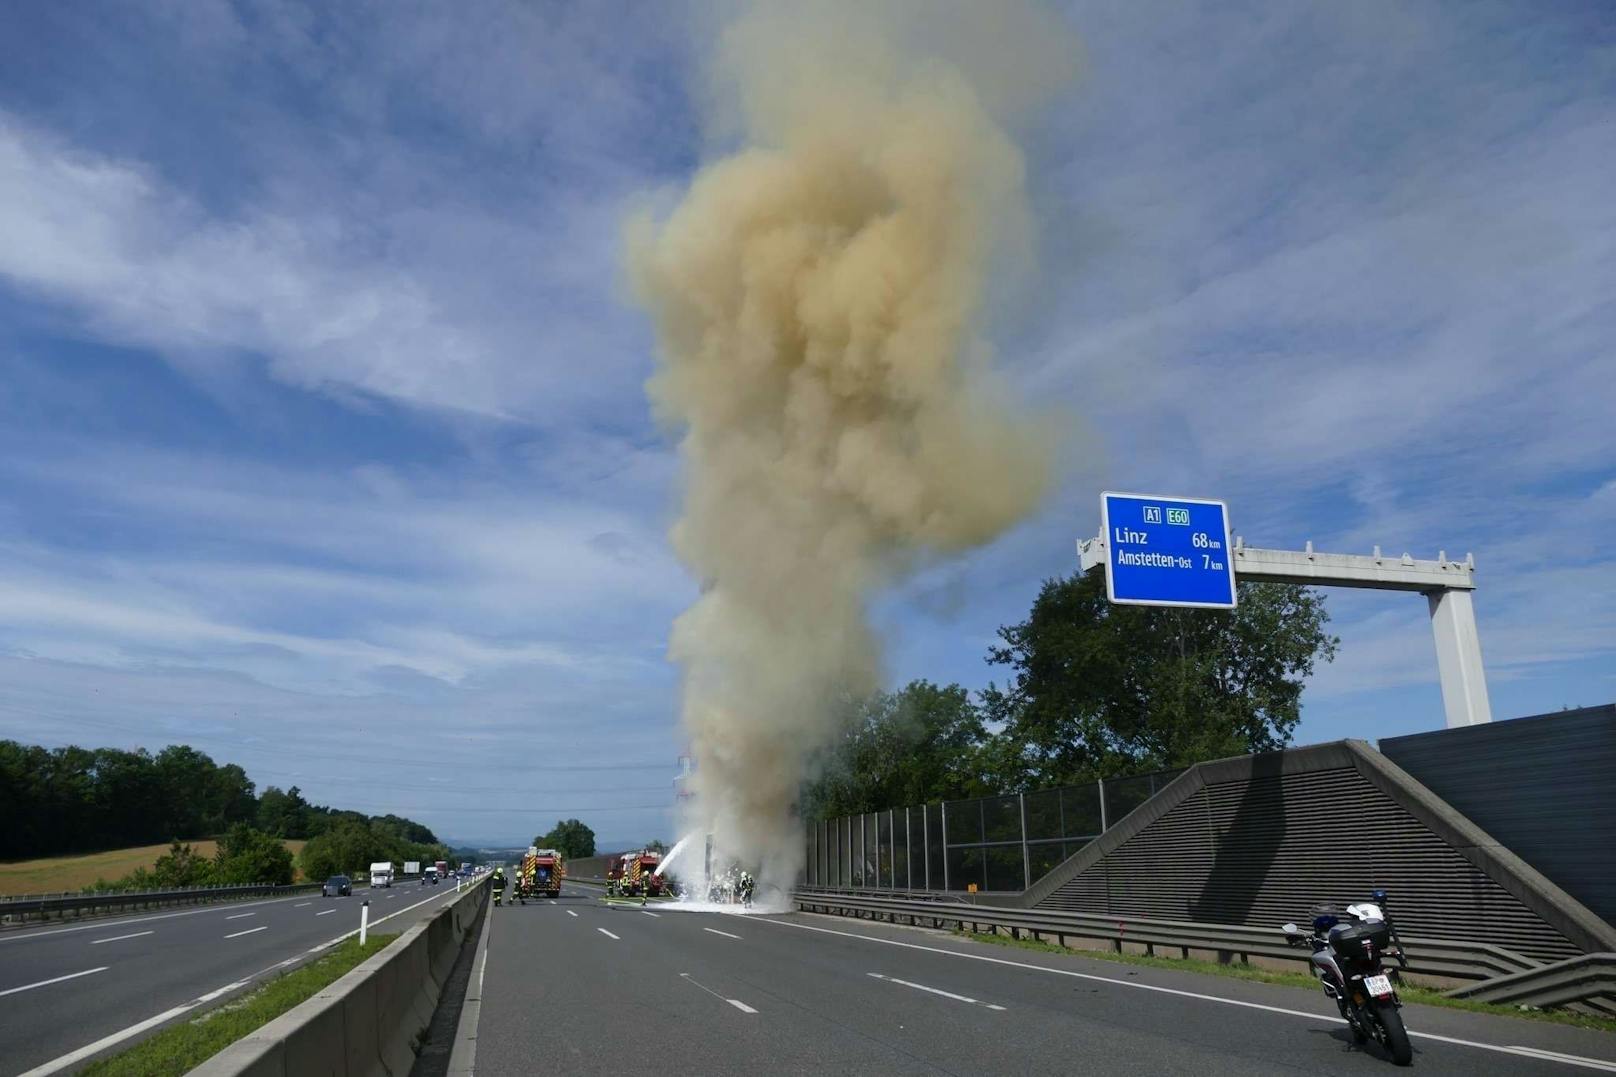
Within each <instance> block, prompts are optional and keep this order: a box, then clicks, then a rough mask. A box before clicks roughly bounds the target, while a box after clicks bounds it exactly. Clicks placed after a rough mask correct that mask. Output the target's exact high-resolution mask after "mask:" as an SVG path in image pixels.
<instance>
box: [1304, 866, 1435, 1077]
mask: <svg viewBox="0 0 1616 1077" xmlns="http://www.w3.org/2000/svg"><path fill="white" fill-rule="evenodd" d="M1385 909H1386V891H1384V890H1375V891H1373V892H1372V893H1371V894H1370V900H1369V901H1368V902H1364V903H1362V904H1358V905H1348V906H1347V907H1346V908H1345V909H1338V908H1336V907H1335V906H1334V905H1319V906H1316V907H1315V908H1314V909H1313V914H1312V915H1313V928H1312V930H1311V931H1310V932H1305V933H1304V932H1303V931H1302V930H1301V929H1300V928H1298V927H1297V926H1296V925H1295V924H1286V925H1285V926H1284V927H1283V928H1281V930H1282V931H1284V932H1285V941H1286V943H1287V944H1289V945H1291V946H1296V947H1303V946H1307V947H1311V948H1312V951H1313V956H1312V957H1311V958H1309V959H1308V966H1309V968H1310V969H1311V970H1312V972H1313V975H1315V976H1317V977H1318V978H1319V986H1321V987H1323V988H1324V993H1325V994H1326V995H1328V996H1329V997H1330V998H1332V999H1334V1000H1335V1004H1336V1007H1337V1008H1338V1009H1340V1011H1341V1016H1342V1018H1344V1019H1345V1020H1346V1022H1347V1025H1348V1027H1350V1028H1351V1029H1352V1039H1353V1042H1355V1043H1359V1044H1362V1043H1366V1042H1368V1041H1369V1040H1371V1039H1373V1040H1374V1041H1375V1042H1376V1043H1379V1044H1380V1045H1381V1046H1382V1047H1384V1048H1385V1049H1386V1051H1387V1052H1388V1053H1389V1054H1390V1055H1391V1056H1392V1061H1393V1062H1395V1063H1397V1065H1399V1066H1406V1065H1408V1064H1409V1063H1410V1062H1412V1061H1414V1049H1413V1047H1411V1046H1410V1045H1409V1042H1408V1030H1407V1029H1405V1028H1404V1027H1403V1015H1402V1014H1401V1013H1400V1012H1399V1011H1400V1009H1401V1007H1402V1005H1403V1004H1402V1000H1401V999H1399V998H1398V997H1397V991H1396V988H1395V986H1394V984H1395V981H1396V979H1397V969H1392V968H1390V967H1389V966H1388V965H1387V964H1386V961H1387V959H1389V958H1395V959H1396V961H1397V965H1398V968H1399V969H1401V968H1407V967H1408V961H1407V959H1406V958H1404V957H1403V946H1402V943H1401V942H1400V941H1399V940H1398V938H1397V929H1396V928H1395V927H1393V926H1392V921H1391V917H1390V916H1388V915H1387V914H1386V912H1385Z"/></svg>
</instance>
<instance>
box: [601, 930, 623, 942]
mask: <svg viewBox="0 0 1616 1077" xmlns="http://www.w3.org/2000/svg"><path fill="white" fill-rule="evenodd" d="M595 930H596V931H598V932H600V933H601V934H602V935H605V936H606V937H607V938H608V939H617V941H618V942H622V941H623V940H622V939H618V938H617V936H616V935H613V934H612V933H611V932H610V931H607V930H606V929H605V928H603V927H597V928H596V929H595Z"/></svg>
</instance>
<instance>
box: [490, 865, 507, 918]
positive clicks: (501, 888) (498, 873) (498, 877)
mask: <svg viewBox="0 0 1616 1077" xmlns="http://www.w3.org/2000/svg"><path fill="white" fill-rule="evenodd" d="M492 885H493V887H494V908H496V909H497V908H499V903H500V899H501V898H503V897H504V896H505V867H504V865H501V866H499V867H497V868H495V869H494V882H493V884H492Z"/></svg>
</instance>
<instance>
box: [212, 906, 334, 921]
mask: <svg viewBox="0 0 1616 1077" xmlns="http://www.w3.org/2000/svg"><path fill="white" fill-rule="evenodd" d="M310 904H311V905H312V904H313V902H310ZM257 915H258V914H257V913H255V912H238V913H236V915H234V916H226V917H225V919H226V920H240V919H243V918H245V917H248V916H257Z"/></svg>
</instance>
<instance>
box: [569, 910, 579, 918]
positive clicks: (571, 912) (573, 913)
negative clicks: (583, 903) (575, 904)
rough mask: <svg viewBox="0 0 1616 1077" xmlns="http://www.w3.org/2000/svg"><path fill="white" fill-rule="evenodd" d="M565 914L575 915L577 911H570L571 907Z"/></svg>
mask: <svg viewBox="0 0 1616 1077" xmlns="http://www.w3.org/2000/svg"><path fill="white" fill-rule="evenodd" d="M567 915H568V916H577V915H578V914H577V913H575V912H573V911H572V910H571V909H568V910H567Z"/></svg>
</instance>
